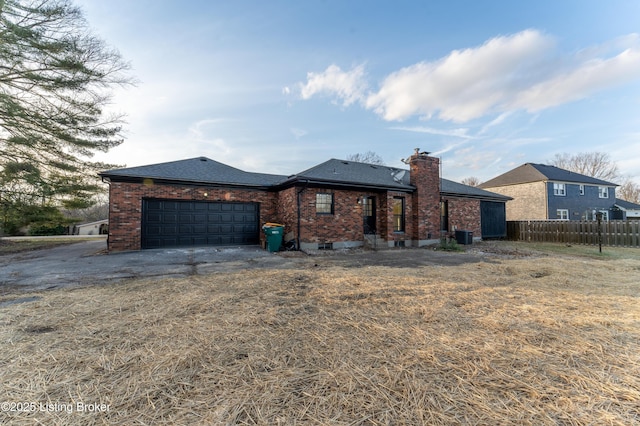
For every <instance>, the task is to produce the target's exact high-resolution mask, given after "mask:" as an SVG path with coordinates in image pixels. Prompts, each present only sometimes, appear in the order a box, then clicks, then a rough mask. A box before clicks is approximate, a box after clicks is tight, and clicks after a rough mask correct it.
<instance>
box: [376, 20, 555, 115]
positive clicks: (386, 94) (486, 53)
mask: <svg viewBox="0 0 640 426" xmlns="http://www.w3.org/2000/svg"><path fill="white" fill-rule="evenodd" d="M552 46H553V39H552V38H551V37H549V36H546V35H544V34H541V33H540V32H538V31H534V30H527V31H522V32H520V33H517V34H515V35H512V36H502V37H496V38H493V39H491V40H489V41H487V42H486V43H485V44H483V45H482V46H480V47H477V48H471V49H465V50H454V51H453V52H451V53H450V54H449V55H448V56H446V57H444V58H442V59H440V60H438V61H435V62H420V63H418V64H415V65H412V66H409V67H406V68H403V69H401V70H399V71H397V72H395V73H392V74H391V75H389V76H388V77H387V78H385V80H384V81H383V83H382V87H381V88H380V90H379V91H378V93H375V94H372V95H371V96H369V98H368V99H367V102H366V106H367V107H368V108H370V109H373V110H374V111H375V112H376V113H378V114H380V115H381V116H382V117H383V118H384V119H385V120H389V121H392V120H404V119H406V118H408V117H410V116H413V115H422V116H424V117H426V118H431V117H433V116H434V115H437V116H438V117H439V118H440V119H443V120H447V121H454V122H465V121H469V120H471V119H474V118H478V117H481V116H483V115H484V114H486V113H488V112H491V111H493V110H494V109H495V107H496V105H500V104H501V103H503V102H504V101H505V99H508V97H509V95H510V92H511V91H513V90H514V88H515V89H516V90H517V87H518V86H520V85H523V84H526V83H527V82H528V81H529V80H530V79H531V75H530V70H531V69H533V68H537V65H538V64H537V62H538V61H539V58H542V57H546V56H547V55H548V51H549V50H550V49H551V48H552Z"/></svg>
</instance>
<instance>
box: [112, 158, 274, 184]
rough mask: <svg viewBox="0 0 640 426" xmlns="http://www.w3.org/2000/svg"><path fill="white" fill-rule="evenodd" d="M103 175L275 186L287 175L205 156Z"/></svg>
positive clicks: (114, 170)
mask: <svg viewBox="0 0 640 426" xmlns="http://www.w3.org/2000/svg"><path fill="white" fill-rule="evenodd" d="M100 176H103V177H109V178H114V177H115V178H118V177H120V178H139V179H146V178H149V179H161V180H170V181H179V182H194V183H207V184H227V185H233V184H235V185H245V186H272V185H276V184H278V183H280V182H283V181H285V180H286V179H287V177H286V176H280V175H270V174H264V173H251V172H245V171H243V170H240V169H236V168H235V167H231V166H228V165H226V164H223V163H220V162H218V161H214V160H211V159H210V158H206V157H197V158H189V159H187V160H178V161H170V162H167V163H160V164H151V165H148V166H140V167H129V168H124V169H113V170H107V171H104V172H101V173H100Z"/></svg>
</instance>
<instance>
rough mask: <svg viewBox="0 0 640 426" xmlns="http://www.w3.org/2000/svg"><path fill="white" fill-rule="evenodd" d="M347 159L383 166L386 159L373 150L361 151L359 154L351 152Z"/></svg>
mask: <svg viewBox="0 0 640 426" xmlns="http://www.w3.org/2000/svg"><path fill="white" fill-rule="evenodd" d="M347 160H349V161H355V162H357V163H367V164H379V165H381V166H384V160H383V159H382V157H381V156H379V155H378V154H376V153H375V152H373V151H367V152H365V153H359V154H351V155H349V156H347Z"/></svg>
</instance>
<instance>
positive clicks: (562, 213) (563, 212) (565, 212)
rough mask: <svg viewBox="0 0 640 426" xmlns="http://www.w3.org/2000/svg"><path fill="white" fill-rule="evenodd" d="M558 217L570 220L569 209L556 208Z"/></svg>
mask: <svg viewBox="0 0 640 426" xmlns="http://www.w3.org/2000/svg"><path fill="white" fill-rule="evenodd" d="M556 218H557V219H560V220H569V210H567V209H558V210H556Z"/></svg>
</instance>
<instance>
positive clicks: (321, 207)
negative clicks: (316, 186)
mask: <svg viewBox="0 0 640 426" xmlns="http://www.w3.org/2000/svg"><path fill="white" fill-rule="evenodd" d="M316 213H318V214H333V194H326V193H318V194H316Z"/></svg>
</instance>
